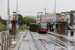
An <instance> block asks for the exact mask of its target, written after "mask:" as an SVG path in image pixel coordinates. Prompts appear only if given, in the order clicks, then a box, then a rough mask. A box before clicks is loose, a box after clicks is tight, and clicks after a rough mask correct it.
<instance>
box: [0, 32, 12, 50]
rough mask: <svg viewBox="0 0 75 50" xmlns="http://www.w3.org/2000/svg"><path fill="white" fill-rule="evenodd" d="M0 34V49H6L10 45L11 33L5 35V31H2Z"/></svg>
mask: <svg viewBox="0 0 75 50" xmlns="http://www.w3.org/2000/svg"><path fill="white" fill-rule="evenodd" d="M1 34H2V35H1V37H0V40H1V41H0V44H1V45H0V47H1V48H0V50H7V49H8V48H9V47H10V45H11V35H7V34H6V33H5V32H2V33H1Z"/></svg>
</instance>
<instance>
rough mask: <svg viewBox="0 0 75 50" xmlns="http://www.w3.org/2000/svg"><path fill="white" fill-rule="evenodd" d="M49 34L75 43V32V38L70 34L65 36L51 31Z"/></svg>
mask: <svg viewBox="0 0 75 50" xmlns="http://www.w3.org/2000/svg"><path fill="white" fill-rule="evenodd" d="M47 33H49V34H52V35H54V36H58V37H63V38H66V39H67V40H69V41H74V42H75V32H74V35H73V36H71V35H70V34H71V33H70V32H69V33H68V35H63V34H59V33H54V32H50V31H47Z"/></svg>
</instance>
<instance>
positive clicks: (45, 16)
mask: <svg viewBox="0 0 75 50" xmlns="http://www.w3.org/2000/svg"><path fill="white" fill-rule="evenodd" d="M45 22H46V8H45Z"/></svg>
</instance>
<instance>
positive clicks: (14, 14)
mask: <svg viewBox="0 0 75 50" xmlns="http://www.w3.org/2000/svg"><path fill="white" fill-rule="evenodd" d="M13 20H16V12H13Z"/></svg>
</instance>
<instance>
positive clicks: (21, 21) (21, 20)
mask: <svg viewBox="0 0 75 50" xmlns="http://www.w3.org/2000/svg"><path fill="white" fill-rule="evenodd" d="M18 20H19V21H20V23H19V25H20V26H21V25H22V24H23V16H22V15H21V14H18Z"/></svg>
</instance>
